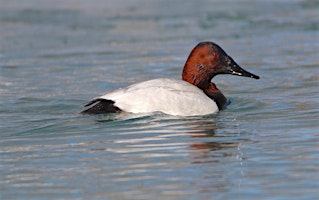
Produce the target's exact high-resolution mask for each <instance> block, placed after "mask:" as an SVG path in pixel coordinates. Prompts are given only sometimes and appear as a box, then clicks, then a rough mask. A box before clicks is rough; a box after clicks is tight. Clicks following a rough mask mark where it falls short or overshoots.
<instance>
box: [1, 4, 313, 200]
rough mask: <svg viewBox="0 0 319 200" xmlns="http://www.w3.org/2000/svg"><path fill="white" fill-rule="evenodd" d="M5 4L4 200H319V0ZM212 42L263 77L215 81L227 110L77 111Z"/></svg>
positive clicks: (167, 72) (174, 69)
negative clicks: (191, 112) (228, 102)
mask: <svg viewBox="0 0 319 200" xmlns="http://www.w3.org/2000/svg"><path fill="white" fill-rule="evenodd" d="M0 4H1V7H0V27H1V29H0V94H1V98H0V118H1V120H0V130H1V131H0V132H1V137H0V138H1V139H0V155H1V161H0V162H1V163H0V169H1V176H0V177H1V179H0V198H1V199H257V198H258V199H298V200H299V199H318V198H319V192H318V191H319V184H318V183H319V170H318V167H319V161H318V160H319V153H318V152H319V147H318V146H319V145H318V144H319V139H318V137H319V134H318V130H319V125H318V121H319V116H318V113H319V103H318V99H319V93H318V86H319V81H318V79H319V59H318V58H319V55H318V52H319V30H318V20H317V19H318V17H319V16H318V13H319V4H318V3H317V1H314V0H313V1H312V0H304V1H301V0H294V1H288V0H282V1H256V2H250V1H231V0H230V1H223V2H220V1H210V0H200V1H183V2H180V1H177V0H176V1H175V0H174V1H169V2H168V1H167V2H166V1H157V0H154V1H146V0H135V1H121V0H120V1H118V0H116V1H115V0H114V1H113V0H111V1H99V0H95V1H82V0H81V1H73V0H69V1H56V0H55V1H51V0H46V1H37V0H31V1H18V0H13V1H5V0H1V1H0ZM205 40H211V41H214V42H216V43H218V44H220V45H221V46H222V47H223V48H224V49H225V51H226V52H228V54H229V55H231V56H232V57H233V58H234V59H235V60H236V61H237V63H239V64H240V65H241V66H242V67H243V68H245V69H247V70H248V71H251V72H253V73H255V74H258V75H260V76H261V79H260V80H254V79H249V78H242V77H236V76H229V75H224V76H218V77H216V78H214V82H215V83H216V84H217V85H218V87H219V88H220V89H221V90H222V91H223V93H224V94H225V96H227V97H228V98H229V99H231V101H232V103H231V105H230V106H228V108H227V109H226V110H224V111H222V112H219V113H218V114H214V115H208V116H196V117H177V116H168V115H164V114H162V113H153V114H145V115H133V114H120V115H100V116H82V115H79V114H78V112H79V111H81V110H82V109H83V105H84V103H85V102H86V101H88V100H89V99H91V98H92V97H95V96H97V95H101V94H104V93H106V92H109V91H112V90H113V89H116V88H119V87H125V86H127V85H129V84H132V83H136V82H140V81H143V80H148V79H152V78H158V77H169V78H176V79H179V78H180V74H181V70H182V67H183V65H184V62H185V60H186V58H187V56H188V54H189V52H190V50H191V49H192V48H193V47H194V46H195V45H196V44H197V43H198V42H200V41H205Z"/></svg>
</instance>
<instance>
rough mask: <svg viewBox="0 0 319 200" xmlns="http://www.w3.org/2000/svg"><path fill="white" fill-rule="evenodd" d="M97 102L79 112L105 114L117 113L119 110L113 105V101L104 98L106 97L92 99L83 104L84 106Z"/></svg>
mask: <svg viewBox="0 0 319 200" xmlns="http://www.w3.org/2000/svg"><path fill="white" fill-rule="evenodd" d="M96 102H98V103H97V104H95V105H94V106H92V107H91V108H89V109H87V110H83V111H82V112H81V114H106V113H117V112H120V111H121V110H120V109H119V108H118V107H116V106H114V101H112V100H106V99H94V100H93V101H90V102H89V103H87V104H86V105H85V107H87V106H90V105H92V104H94V103H96Z"/></svg>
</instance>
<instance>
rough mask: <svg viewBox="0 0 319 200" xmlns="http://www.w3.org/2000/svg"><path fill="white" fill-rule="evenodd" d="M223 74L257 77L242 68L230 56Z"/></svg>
mask: <svg viewBox="0 0 319 200" xmlns="http://www.w3.org/2000/svg"><path fill="white" fill-rule="evenodd" d="M225 74H232V75H237V76H245V77H249V78H254V79H259V76H257V75H255V74H253V73H250V72H248V71H246V70H244V69H243V68H241V67H240V66H239V65H238V64H237V63H236V62H235V61H234V60H233V59H231V58H230V57H229V60H228V66H227V70H226V71H225Z"/></svg>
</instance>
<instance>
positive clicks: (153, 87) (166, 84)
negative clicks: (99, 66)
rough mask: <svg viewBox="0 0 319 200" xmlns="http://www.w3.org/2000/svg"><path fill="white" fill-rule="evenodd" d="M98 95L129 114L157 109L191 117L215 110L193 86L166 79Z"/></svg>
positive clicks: (205, 96) (209, 100)
mask: <svg viewBox="0 0 319 200" xmlns="http://www.w3.org/2000/svg"><path fill="white" fill-rule="evenodd" d="M98 98H100V99H107V100H112V101H114V102H115V104H114V105H115V106H117V107H118V108H120V109H121V110H123V111H125V112H131V113H148V112H156V111H160V112H163V113H166V114H170V115H180V116H192V115H207V114H212V113H216V112H218V107H217V104H216V103H215V102H214V101H213V100H212V99H210V98H209V97H208V96H207V95H206V94H205V93H204V92H203V91H202V90H200V89H199V88H197V87H196V86H194V85H192V84H190V83H188V82H186V81H183V80H173V79H166V78H160V79H153V80H149V81H145V82H141V83H137V84H134V85H131V86H129V87H127V88H123V89H118V90H115V91H113V92H111V93H108V94H105V95H103V96H100V97H98Z"/></svg>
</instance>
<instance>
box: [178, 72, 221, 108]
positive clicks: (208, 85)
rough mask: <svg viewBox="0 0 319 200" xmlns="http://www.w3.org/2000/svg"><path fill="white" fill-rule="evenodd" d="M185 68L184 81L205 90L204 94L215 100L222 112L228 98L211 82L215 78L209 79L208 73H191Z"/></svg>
mask: <svg viewBox="0 0 319 200" xmlns="http://www.w3.org/2000/svg"><path fill="white" fill-rule="evenodd" d="M185 69H187V68H186V67H184V70H183V74H182V79H183V80H184V81H186V82H189V83H190V84H193V85H195V86H197V87H198V88H200V89H201V90H203V92H204V93H205V94H206V95H207V96H208V97H209V98H211V99H213V100H214V101H215V102H216V104H217V106H218V109H219V110H222V109H223V108H224V106H225V104H226V102H227V99H226V97H225V96H224V95H223V93H222V92H221V91H220V90H219V89H218V88H217V87H216V85H215V84H214V83H212V82H211V79H212V78H213V76H211V77H209V76H208V75H207V74H206V73H200V71H196V72H195V73H194V71H189V70H185Z"/></svg>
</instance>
